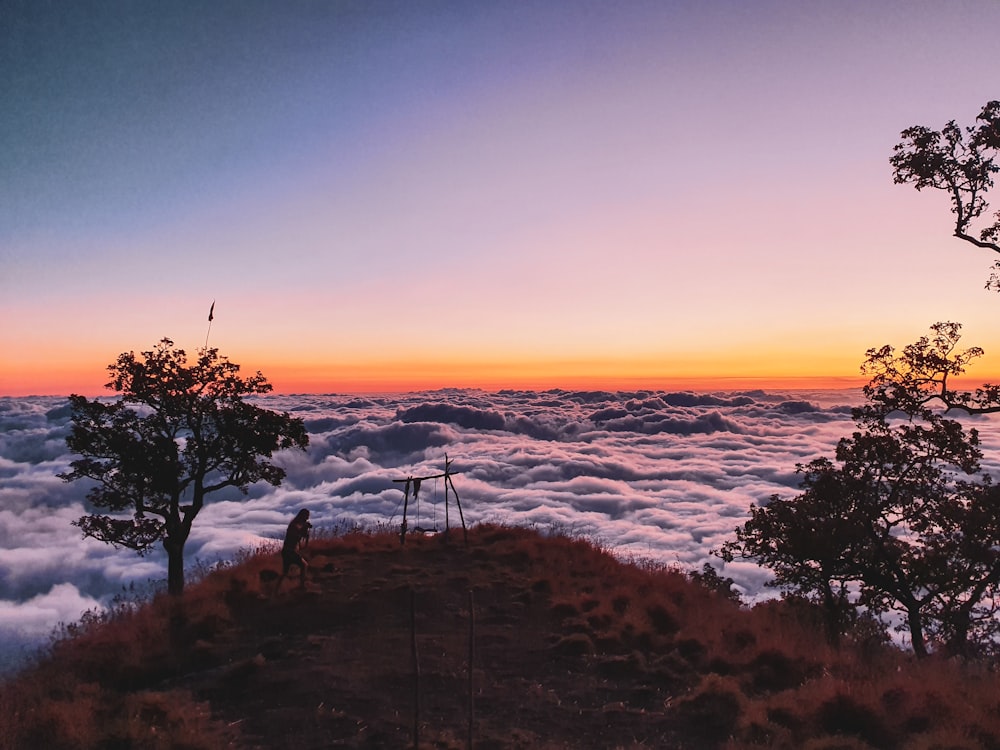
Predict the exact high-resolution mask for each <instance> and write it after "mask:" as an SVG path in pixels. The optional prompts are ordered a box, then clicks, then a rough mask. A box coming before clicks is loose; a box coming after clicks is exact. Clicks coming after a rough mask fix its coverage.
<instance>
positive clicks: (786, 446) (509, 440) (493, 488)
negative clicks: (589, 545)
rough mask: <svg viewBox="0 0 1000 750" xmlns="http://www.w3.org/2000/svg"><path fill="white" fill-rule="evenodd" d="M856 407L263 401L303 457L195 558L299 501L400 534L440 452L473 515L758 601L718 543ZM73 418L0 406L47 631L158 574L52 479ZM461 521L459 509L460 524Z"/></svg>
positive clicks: (243, 504)
mask: <svg viewBox="0 0 1000 750" xmlns="http://www.w3.org/2000/svg"><path fill="white" fill-rule="evenodd" d="M859 398H860V397H859V394H858V393H856V392H823V391H816V392H809V393H804V392H802V393H763V392H759V391H755V392H752V393H748V394H728V395H727V394H715V395H710V396H709V395H704V394H689V393H662V392H660V393H651V392H637V393H620V394H614V393H605V392H586V393H575V392H564V391H549V392H546V393H543V394H539V393H532V392H526V391H510V392H500V393H485V392H480V391H435V392H432V393H418V394H408V395H404V396H401V397H399V398H394V399H393V398H368V399H358V398H356V397H353V396H330V395H326V396H274V397H269V398H268V399H266V400H265V403H266V404H267V405H269V406H270V407H271V408H275V409H278V410H281V411H289V412H291V413H293V414H295V415H298V416H302V417H303V418H305V419H306V423H307V427H308V428H309V430H310V447H309V450H308V451H307V452H304V453H303V452H291V453H285V454H281V455H279V456H277V457H276V460H277V461H278V462H280V464H281V465H282V466H283V467H284V468H285V469H286V471H287V478H286V480H285V482H284V483H283V484H282V486H280V487H277V488H275V487H272V486H270V485H267V484H261V485H257V486H254V487H252V488H251V491H250V493H249V495H248V496H247V497H243V496H242V495H239V494H238V493H231V494H227V495H226V496H224V497H216V498H213V499H212V500H210V502H209V503H208V505H206V507H205V509H204V510H203V511H202V514H201V515H200V516H199V518H198V519H197V521H196V522H195V525H194V528H193V530H192V534H191V538H190V539H189V541H188V544H187V549H186V553H187V558H188V560H189V562H193V561H194V560H196V559H198V560H201V561H203V562H211V561H213V560H216V559H219V558H229V557H232V556H233V555H234V554H235V553H236V552H238V551H240V550H242V549H247V548H253V547H259V546H260V545H261V544H266V543H269V542H270V543H276V542H277V541H278V540H280V538H281V536H282V534H283V533H284V531H285V528H286V526H287V523H288V521H289V519H290V518H291V516H292V515H293V514H294V513H295V512H296V511H297V510H298V509H299V508H309V509H310V510H311V511H312V520H313V522H314V523H315V524H317V525H318V526H323V525H329V526H337V525H341V524H344V523H348V524H353V523H357V522H360V523H371V524H375V523H386V522H390V521H391V523H394V524H398V523H399V522H400V521H401V513H402V499H403V493H402V487H403V486H402V485H401V484H395V483H393V481H392V480H393V479H398V478H404V477H406V476H420V475H427V474H434V473H438V472H439V471H441V469H442V468H443V466H444V456H445V454H446V453H447V454H448V457H449V458H450V459H452V460H453V461H454V464H453V469H455V470H456V471H458V472H459V473H458V474H456V475H455V477H454V481H455V485H456V487H457V488H458V490H459V492H460V493H461V494H460V497H461V502H462V508H463V511H464V514H465V519H466V521H467V522H468V523H474V522H477V521H483V520H489V521H503V522H506V523H511V524H530V525H534V526H536V527H538V528H540V529H542V530H548V529H553V530H557V531H561V532H568V533H573V534H581V535H585V536H589V537H592V538H594V539H597V540H600V542H601V543H602V544H604V545H606V546H607V547H609V548H611V549H613V550H615V551H617V552H618V553H620V554H622V555H623V556H626V557H628V556H632V557H635V556H638V557H645V558H653V559H656V560H660V561H662V562H666V563H675V564H679V565H682V566H684V567H687V568H700V567H701V565H702V564H703V563H704V562H709V561H710V562H712V563H713V564H714V565H715V566H716V567H717V568H719V569H720V570H721V571H722V573H723V574H724V575H727V576H730V577H732V578H733V579H735V581H736V584H737V586H738V587H739V588H740V590H741V591H743V592H744V593H745V594H747V595H749V596H752V597H756V596H760V595H762V594H766V593H768V592H767V591H766V590H764V589H763V583H764V581H765V580H766V579H767V573H766V571H762V570H761V569H759V568H757V567H756V566H754V565H751V564H746V563H733V564H729V565H725V566H723V565H722V563H721V561H720V560H718V559H717V558H714V557H712V555H711V551H712V550H713V549H716V548H718V547H719V545H721V544H722V542H724V541H725V540H726V539H728V538H730V537H731V535H732V532H733V530H734V529H735V528H736V527H737V526H738V525H739V524H740V523H742V521H743V520H744V519H745V518H746V517H747V514H748V510H749V507H750V505H751V503H761V502H765V501H766V500H767V499H768V498H769V497H770V496H771V495H772V494H775V493H777V494H781V495H785V496H788V495H790V494H794V493H795V492H796V488H797V486H798V480H799V477H798V476H797V475H796V473H795V465H796V464H798V463H805V462H808V461H809V460H811V459H812V458H815V457H816V456H820V455H827V456H830V455H832V453H833V449H834V447H835V445H836V443H837V441H838V440H839V439H840V438H841V437H843V436H844V435H847V434H849V433H850V432H851V430H852V428H853V423H852V422H851V420H850V410H849V406H850V404H852V403H856V402H857V401H858V400H859ZM67 425H68V412H67V410H66V409H65V402H64V401H61V400H60V399H50V398H23V399H9V398H7V399H0V476H2V477H3V486H2V488H0V600H4V601H6V604H5V605H4V606H5V607H7V608H8V611H10V612H11V613H12V617H16V618H18V621H19V622H25V623H34V624H33V625H32V627H35V626H36V625H37V627H38V628H40V629H41V630H44V631H45V632H48V630H49V629H51V627H52V626H54V625H55V624H56V623H57V622H58V621H59V619H60V618H62V619H66V618H67V617H69V618H70V619H72V618H73V617H75V616H76V615H78V614H79V612H80V611H82V609H86V608H87V607H88V606H92V605H93V604H94V603H96V602H100V601H106V600H107V599H109V598H110V597H111V596H113V595H114V594H116V593H118V592H119V591H120V590H121V587H122V586H123V585H127V584H129V583H131V582H139V583H143V582H145V581H146V580H148V579H153V580H156V579H162V578H163V576H164V574H165V560H164V556H163V553H162V551H161V550H159V549H156V550H154V551H153V552H152V553H151V554H150V555H148V556H147V557H144V558H139V557H137V556H136V555H135V554H134V553H132V552H130V551H128V550H115V549H114V548H112V547H110V546H107V545H104V544H100V543H98V542H96V541H94V540H85V539H83V538H81V536H80V534H79V531H78V529H77V528H75V527H73V526H71V522H72V521H73V520H75V519H76V518H78V517H79V516H80V515H81V514H83V513H84V512H85V511H84V505H83V495H84V494H85V488H84V487H81V486H77V485H76V484H67V483H65V482H62V481H61V480H59V479H58V477H56V474H57V473H58V472H60V471H63V470H65V467H66V466H68V463H69V461H70V460H71V459H72V457H71V456H70V455H69V454H68V453H67V452H66V449H65V445H64V443H62V444H60V442H59V441H60V440H64V435H65V433H66V430H67V429H68V428H67ZM975 425H976V426H977V427H978V428H979V430H980V433H981V436H982V439H983V444H984V447H985V448H986V449H987V450H988V454H987V458H988V460H987V461H986V462H985V463H986V466H987V468H991V469H992V470H994V471H996V470H997V469H998V467H997V465H996V463H997V461H998V460H1000V429H998V426H1000V423H998V421H997V420H995V419H992V418H979V419H976V420H975ZM54 436H57V437H58V439H57V437H54ZM57 448H58V450H57ZM991 454H992V458H991V457H990V455H991ZM991 461H992V462H993V463H992V464H991V463H990V462H991ZM443 494H444V492H443V485H442V483H441V482H440V481H438V482H437V483H435V482H427V483H425V484H424V485H423V487H422V489H421V493H420V504H419V510H418V508H417V507H415V505H414V504H412V503H411V508H410V513H411V514H413V515H412V516H411V519H410V520H411V524H416V523H417V522H418V520H419V523H420V524H421V525H423V526H433V525H435V524H437V526H438V527H439V528H441V527H442V526H443V523H444V505H443V503H444V497H443ZM451 502H452V503H454V499H452V501H451ZM456 511H457V509H456V508H455V506H454V505H453V504H452V506H451V508H450V521H451V523H452V524H453V525H454V524H457V523H458V514H457V512H456ZM418 512H419V519H418V518H417V513H418ZM46 592H49V593H46ZM53 592H55V593H53ZM73 592H76V593H75V598H74V595H73ZM40 597H41V598H40ZM45 597H49V598H45ZM29 603H30V606H29ZM57 604H58V606H56V605H57ZM22 607H24V609H21V608H22ZM15 612H16V613H17V614H16V615H15V614H14V613H15ZM32 632H34V631H32Z"/></svg>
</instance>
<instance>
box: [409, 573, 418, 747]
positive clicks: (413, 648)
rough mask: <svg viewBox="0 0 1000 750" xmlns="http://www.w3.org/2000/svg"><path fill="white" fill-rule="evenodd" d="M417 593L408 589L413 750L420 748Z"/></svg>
mask: <svg viewBox="0 0 1000 750" xmlns="http://www.w3.org/2000/svg"><path fill="white" fill-rule="evenodd" d="M416 600H417V592H416V591H415V590H414V589H410V656H411V657H412V659H413V750H419V747H420V660H419V659H418V657H417V605H416Z"/></svg>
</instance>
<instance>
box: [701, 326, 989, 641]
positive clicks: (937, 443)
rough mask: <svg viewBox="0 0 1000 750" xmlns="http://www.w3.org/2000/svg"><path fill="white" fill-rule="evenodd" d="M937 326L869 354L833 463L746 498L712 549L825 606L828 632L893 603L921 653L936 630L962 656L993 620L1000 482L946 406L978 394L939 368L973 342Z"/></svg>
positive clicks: (953, 364)
mask: <svg viewBox="0 0 1000 750" xmlns="http://www.w3.org/2000/svg"><path fill="white" fill-rule="evenodd" d="M934 330H935V332H936V335H935V336H934V337H932V338H931V339H926V340H925V339H921V341H918V342H917V343H916V344H914V345H911V346H910V347H907V348H906V349H905V350H904V352H903V354H902V355H898V356H897V355H896V354H895V352H894V350H893V349H892V348H891V347H883V348H882V349H873V350H870V351H869V352H868V360H867V361H866V363H865V369H866V370H868V371H873V372H874V373H875V375H874V377H873V378H872V381H871V382H870V383H869V385H868V386H866V388H865V395H866V401H867V403H866V404H865V405H864V406H862V407H859V408H857V409H855V410H854V420H855V424H856V425H857V428H858V429H857V430H856V431H855V432H854V433H853V434H852V435H851V436H850V437H845V438H843V439H841V440H840V442H839V443H838V445H837V449H836V457H835V461H830V460H829V459H827V458H818V459H815V460H813V461H812V462H810V463H809V464H807V465H805V466H802V465H800V466H799V467H798V471H799V472H800V473H801V474H802V475H803V477H804V478H803V480H802V483H801V489H802V490H803V492H802V493H801V494H800V495H799V496H797V497H794V498H791V499H783V498H780V497H778V496H774V497H772V498H771V501H770V502H769V503H768V504H767V505H764V506H761V507H756V506H752V507H751V513H750V519H749V520H748V521H747V522H746V523H745V524H744V525H743V526H742V527H740V528H738V529H737V530H736V538H735V540H732V541H729V542H727V543H726V544H725V545H724V546H723V548H722V550H721V551H720V554H721V555H722V556H723V558H724V559H727V560H733V559H735V558H736V557H742V558H745V559H752V560H755V561H757V562H758V564H760V565H762V566H764V567H768V568H770V569H771V570H772V571H773V572H774V574H775V577H774V580H773V581H772V582H771V585H773V586H777V587H779V588H782V589H784V590H786V591H792V592H794V593H796V594H798V595H800V596H804V597H806V598H808V599H810V600H811V601H814V602H817V603H818V604H820V605H821V607H822V609H823V611H824V615H825V621H826V626H827V632H828V637H830V639H831V641H835V640H836V638H837V636H839V635H840V634H841V633H843V632H844V630H845V628H846V626H847V624H848V623H849V622H850V621H851V619H852V618H851V610H852V609H854V608H857V607H864V608H865V609H866V610H867V611H868V612H869V613H871V614H874V615H876V616H882V615H885V614H887V613H890V612H894V613H896V614H897V615H898V617H899V618H900V621H901V623H902V625H901V627H902V628H904V629H906V630H908V632H909V635H910V642H911V644H912V647H913V650H914V652H915V653H916V654H917V655H919V656H923V655H926V654H927V652H928V642H929V641H930V639H932V638H933V639H935V640H938V641H940V642H941V643H942V644H944V648H945V649H946V650H947V651H948V652H949V653H952V654H961V655H970V654H971V653H972V652H973V651H974V650H975V649H977V648H979V649H989V648H992V647H993V645H994V639H995V638H996V636H997V635H998V631H1000V628H998V623H997V618H996V615H997V604H996V600H997V597H1000V492H998V490H997V488H995V487H994V486H993V485H992V482H991V479H990V477H989V476H988V475H986V474H984V473H982V472H981V470H980V464H979V461H980V458H981V456H982V454H981V451H980V449H979V435H978V432H977V431H976V430H975V429H971V430H969V431H966V430H965V428H964V427H963V426H962V424H961V423H960V422H958V421H956V420H953V419H949V418H947V417H946V414H947V412H948V410H949V408H950V405H949V401H950V402H952V403H957V404H958V405H959V406H958V407H957V408H964V407H963V405H965V404H967V403H969V402H971V401H972V400H973V397H972V396H971V395H970V394H961V393H958V392H955V391H953V390H951V389H950V386H949V385H948V380H947V375H949V374H955V373H958V372H961V371H962V369H963V366H964V364H965V363H966V362H968V361H969V359H970V358H972V357H973V356H976V355H977V352H978V350H970V351H969V352H957V350H956V349H955V347H954V345H955V343H956V342H957V331H958V327H957V326H956V325H955V324H948V323H943V324H942V323H939V324H937V325H936V326H935V327H934ZM929 373H930V374H934V375H935V377H928V374H929ZM941 373H945V375H944V376H941ZM942 393H944V395H945V399H942V398H941V394H942ZM935 400H937V401H938V402H940V403H942V404H943V405H944V409H935V408H932V406H933V405H934V404H935Z"/></svg>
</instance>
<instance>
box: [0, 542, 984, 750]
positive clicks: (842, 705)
mask: <svg viewBox="0 0 1000 750" xmlns="http://www.w3.org/2000/svg"><path fill="white" fill-rule="evenodd" d="M308 556H309V558H310V561H311V564H312V567H311V575H310V583H309V587H308V588H307V590H305V591H299V590H297V589H296V588H295V587H294V585H293V584H290V583H287V582H286V584H285V586H286V588H285V589H284V590H283V593H281V594H280V595H279V596H277V597H275V596H272V589H273V579H274V576H275V574H276V567H277V559H276V556H275V554H274V552H273V551H272V550H258V551H256V552H254V553H248V554H246V555H243V556H241V559H240V560H238V561H237V562H236V563H234V564H232V565H230V566H226V567H223V568H221V569H218V570H214V571H210V572H207V573H206V574H205V575H204V577H203V578H202V579H201V580H200V581H198V582H197V583H195V584H193V585H191V586H189V590H188V591H187V593H186V594H185V597H184V599H183V602H181V603H177V602H172V601H170V600H169V599H168V598H166V597H158V598H154V599H153V600H152V601H150V602H149V603H147V604H146V605H144V606H142V607H139V608H129V607H123V608H120V609H119V610H118V611H116V612H115V613H113V614H112V615H111V616H108V617H106V618H101V619H99V620H94V621H91V622H88V623H84V624H83V625H81V626H79V627H77V628H75V629H74V631H75V632H73V633H72V634H71V635H72V637H69V638H67V639H65V640H63V641H60V642H58V643H56V644H55V645H54V647H53V649H52V653H51V655H50V656H49V657H48V658H47V659H46V660H44V661H42V662H41V663H39V664H38V665H37V666H36V667H34V668H32V669H30V670H27V671H25V672H24V673H22V674H21V675H19V676H18V677H16V678H14V679H12V680H10V681H9V682H7V683H6V684H4V685H3V686H0V747H4V748H7V747H10V748H39V747H51V748H112V747H122V748H147V747H148V748H161V747H163V748H167V747H184V748H192V749H194V748H219V747H293V746H307V747H308V746H316V747H327V746H338V747H358V748H361V747H403V746H412V720H413V716H412V712H413V707H414V706H413V694H414V689H413V686H412V669H411V661H410V645H411V631H410V623H411V617H412V618H413V621H414V622H415V623H416V635H417V638H416V643H417V647H418V651H419V658H420V665H421V684H420V696H421V697H420V711H421V717H420V722H421V723H420V726H421V743H422V746H426V747H439V748H461V747H465V741H466V727H465V722H466V721H467V717H468V715H469V713H468V705H467V701H466V697H467V689H468V660H467V643H468V628H469V617H470V611H469V606H468V596H469V591H472V592H473V596H474V605H473V606H474V613H475V635H476V642H475V658H474V663H473V671H472V678H473V685H474V691H475V706H476V709H475V727H474V734H475V738H476V747H477V748H481V749H482V750H489V748H494V749H496V748H547V747H548V748H564V747H601V748H607V747H621V748H649V747H667V748H670V747H676V748H714V747H718V748H727V749H728V750H736V749H737V748H751V747H754V748H756V747H761V748H763V747H771V748H826V749H827V750H832V748H899V749H900V750H902V749H903V748H907V749H908V748H916V749H917V750H930V749H931V748H997V747H1000V680H998V677H997V675H996V674H995V673H994V672H993V671H991V670H989V669H986V668H985V667H983V666H982V665H962V664H959V663H952V662H944V661H937V660H933V659H932V660H927V661H925V662H917V661H915V660H913V659H912V658H910V657H909V656H907V655H905V654H902V653H900V652H898V651H895V650H893V649H891V648H888V647H885V646H880V645H877V644H876V645H873V644H872V643H870V642H866V643H865V644H864V648H860V647H844V648H843V649H842V650H840V651H835V650H832V649H831V648H830V647H829V646H827V644H826V643H825V641H824V640H823V638H822V633H821V630H820V629H819V628H817V627H815V626H814V625H813V624H811V623H810V622H809V620H808V618H807V617H805V618H804V617H803V616H802V613H801V612H799V611H797V610H796V609H795V608H794V607H791V606H788V605H786V604H783V603H769V604H767V605H762V606H758V607H755V608H753V609H747V608H743V607H740V606H739V605H738V604H737V603H734V602H733V601H731V600H730V599H727V598H726V597H725V596H724V595H722V594H720V593H717V592H714V591H711V590H709V589H707V588H705V587H704V586H702V585H699V584H698V583H696V582H694V581H692V580H691V578H690V577H689V576H687V575H685V574H683V573H682V572H679V571H677V570H671V569H668V568H664V567H661V566H657V565H653V564H649V563H641V562H637V563H623V562H621V561H620V560H617V559H615V558H614V556H612V555H611V554H609V553H608V552H607V551H605V550H602V549H600V548H598V547H596V546H595V545H594V544H591V543H589V542H587V541H586V540H581V539H575V538H570V537H567V536H558V535H556V536H549V537H543V536H542V535H540V534H538V533H537V532H535V531H533V530H530V529H522V528H510V527H504V526H496V525H482V526H478V527H475V528H474V529H472V530H471V531H470V534H469V545H468V547H466V546H464V545H463V544H462V543H461V536H460V535H455V534H452V535H451V537H450V539H449V540H448V542H447V543H445V542H444V541H443V540H442V538H441V537H428V538H425V537H420V536H411V537H408V538H407V542H406V545H405V546H403V547H401V546H400V544H399V539H398V537H397V536H395V535H394V534H391V533H389V532H385V531H383V532H378V533H369V532H364V531H360V530H357V529H346V530H340V532H338V533H337V534H331V535H329V536H327V537H326V538H322V539H317V540H315V541H314V542H313V544H312V548H311V549H310V550H309V552H308ZM411 603H414V604H413V606H414V609H413V610H412V612H411V609H410V607H411Z"/></svg>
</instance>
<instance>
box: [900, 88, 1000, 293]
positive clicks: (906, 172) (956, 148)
mask: <svg viewBox="0 0 1000 750" xmlns="http://www.w3.org/2000/svg"><path fill="white" fill-rule="evenodd" d="M976 123H977V124H976V125H975V126H973V127H965V128H962V127H959V126H958V125H957V124H956V123H955V121H954V120H950V121H949V122H948V123H947V124H946V125H945V126H944V127H943V128H942V129H941V130H932V129H931V128H928V127H926V126H923V125H915V126H913V127H910V128H907V129H906V130H904V131H902V132H901V133H900V137H901V138H902V139H903V140H902V141H901V142H900V143H898V144H896V146H894V147H893V155H892V157H891V158H890V159H889V163H890V164H891V165H892V168H893V182H896V183H897V184H905V183H912V184H913V186H914V187H915V188H916V189H917V190H922V189H924V188H927V187H929V188H934V189H936V190H944V191H945V192H946V193H948V197H949V198H950V200H951V212H952V213H953V214H955V231H954V235H955V237H958V238H959V239H962V240H965V241H966V242H970V243H972V244H973V245H975V246H977V247H982V248H986V249H987V250H993V251H994V252H997V253H1000V212H996V214H995V215H994V217H993V218H995V219H996V222H995V223H993V224H991V225H987V226H982V227H981V229H980V231H979V236H978V237H975V236H973V235H972V234H970V231H975V230H974V229H972V227H973V224H976V223H980V222H979V220H980V219H981V218H982V217H983V215H984V214H987V212H988V210H989V203H988V202H987V200H986V194H987V192H988V191H989V190H990V188H992V187H993V175H995V174H996V173H997V172H1000V101H990V102H987V104H986V106H984V107H983V109H982V111H981V112H980V113H979V115H978V117H976ZM986 221H989V219H986ZM986 286H987V287H988V288H993V289H996V290H998V291H1000V261H998V262H997V263H996V264H995V265H994V271H993V274H992V275H991V277H990V280H989V281H988V282H987V285H986Z"/></svg>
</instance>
